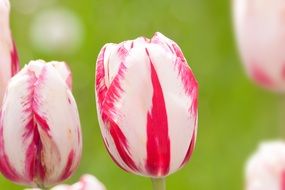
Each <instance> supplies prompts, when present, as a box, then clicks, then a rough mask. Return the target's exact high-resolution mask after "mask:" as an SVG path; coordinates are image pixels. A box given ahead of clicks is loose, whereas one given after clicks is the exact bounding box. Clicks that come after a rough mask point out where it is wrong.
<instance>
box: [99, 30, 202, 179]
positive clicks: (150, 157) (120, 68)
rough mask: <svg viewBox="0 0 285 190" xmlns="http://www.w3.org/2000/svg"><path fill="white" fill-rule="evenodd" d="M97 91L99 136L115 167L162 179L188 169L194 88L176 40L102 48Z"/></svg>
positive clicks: (156, 38) (194, 115) (160, 38)
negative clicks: (183, 168) (184, 168)
mask: <svg viewBox="0 0 285 190" xmlns="http://www.w3.org/2000/svg"><path fill="white" fill-rule="evenodd" d="M95 86H96V101H97V113H98V118H99V124H100V128H101V132H102V136H103V139H104V143H105V145H106V148H107V150H108V152H109V153H110V155H111V157H112V158H113V160H114V161H115V162H116V163H117V165H119V166H120V167H121V168H122V169H124V170H126V171H128V172H132V173H134V174H138V175H143V176H147V177H151V178H153V179H161V178H162V179H163V178H164V177H166V176H168V175H170V174H171V173H174V172H175V171H177V170H178V169H180V168H181V167H182V166H184V165H185V164H186V162H187V161H188V160H189V158H190V157H191V154H192V151H193V149H194V146H195V139H196V132H197V94H198V84H197V81H196V79H195V77H194V75H193V73H192V71H191V69H190V67H189V66H188V64H187V61H186V59H185V58H184V56H183V53H182V51H181V50H180V48H179V46H178V45H177V44H176V43H175V42H174V41H172V40H170V39H168V38H167V37H165V36H164V35H162V34H161V33H156V34H155V35H154V37H153V38H152V39H146V38H143V37H140V38H137V39H135V40H132V41H125V42H122V43H120V44H106V45H105V46H104V47H103V48H102V50H101V52H100V54H99V57H98V59H97V68H96V85H95Z"/></svg>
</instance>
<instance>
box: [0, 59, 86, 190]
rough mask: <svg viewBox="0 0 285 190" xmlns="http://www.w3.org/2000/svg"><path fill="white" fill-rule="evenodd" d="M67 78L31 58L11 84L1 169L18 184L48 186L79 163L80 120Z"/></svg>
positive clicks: (1, 135)
mask: <svg viewBox="0 0 285 190" xmlns="http://www.w3.org/2000/svg"><path fill="white" fill-rule="evenodd" d="M63 76H65V75H62V74H61V73H60V71H58V70H57V69H56V67H55V66H54V64H52V63H45V62H44V61H31V62H30V63H29V64H28V65H26V66H25V67H24V68H23V69H22V70H21V71H20V72H19V73H17V74H16V75H15V76H14V77H13V78H12V79H11V80H10V82H9V85H8V87H7V90H6V94H5V97H4V100H3V107H2V112H1V117H0V171H1V173H2V174H3V175H4V176H5V177H6V178H8V179H10V180H11V181H13V182H15V183H18V184H25V185H30V186H39V187H47V186H50V185H53V184H57V183H59V182H61V181H63V180H64V179H66V178H68V177H69V176H70V175H71V174H72V173H73V171H74V170H75V169H76V168H77V166H78V164H79V161H80V157H81V151H82V138H81V128H80V120H79V115H78V110H77V106H76V102H75V100H74V98H73V95H72V92H71V90H70V88H69V86H68V84H67V83H66V78H65V77H63ZM67 78H68V77H67Z"/></svg>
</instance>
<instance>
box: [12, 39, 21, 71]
mask: <svg viewBox="0 0 285 190" xmlns="http://www.w3.org/2000/svg"><path fill="white" fill-rule="evenodd" d="M18 71H19V57H18V53H17V49H16V45H15V43H14V42H13V49H12V51H11V76H14V75H15V74H16V73H17V72H18Z"/></svg>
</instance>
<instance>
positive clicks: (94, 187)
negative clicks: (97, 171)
mask: <svg viewBox="0 0 285 190" xmlns="http://www.w3.org/2000/svg"><path fill="white" fill-rule="evenodd" d="M26 190H41V189H38V188H36V189H26ZM51 190H106V188H105V186H104V185H103V184H102V183H101V182H100V181H99V180H98V179H97V178H96V177H94V176H92V175H88V174H85V175H84V176H82V177H81V179H80V181H79V182H77V183H75V184H73V185H58V186H55V187H53V188H51Z"/></svg>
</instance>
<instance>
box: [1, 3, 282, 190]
mask: <svg viewBox="0 0 285 190" xmlns="http://www.w3.org/2000/svg"><path fill="white" fill-rule="evenodd" d="M43 2H45V3H43ZM11 3H12V10H11V11H12V12H11V28H12V32H13V36H14V39H15V41H16V44H17V48H18V51H19V56H20V61H21V65H22V66H23V65H24V64H26V63H28V61H29V60H32V59H39V58H41V59H45V60H47V61H49V60H64V61H67V62H68V63H69V64H70V67H71V70H72V72H73V84H74V89H73V92H74V96H75V98H76V100H77V104H78V107H79V111H80V117H81V124H82V130H83V137H84V150H83V157H82V161H81V164H80V167H79V168H78V170H77V171H76V173H75V174H74V176H73V177H72V178H71V179H70V180H68V181H66V183H73V182H75V181H77V180H78V178H79V177H80V176H81V175H82V174H84V173H90V174H93V175H95V176H97V177H98V178H99V179H100V180H101V181H102V182H103V183H104V184H105V185H106V187H107V189H109V190H128V189H129V190H131V189H138V190H143V189H144V190H146V189H151V183H150V181H149V180H148V179H147V178H143V177H139V176H135V175H132V174H128V173H125V172H124V171H122V170H121V169H119V168H118V167H117V166H116V165H115V164H114V163H113V162H112V160H111V159H110V157H109V155H108V154H107V151H106V150H105V148H104V146H103V143H102V139H101V135H100V130H99V127H98V122H97V115H96V110H95V100H94V70H95V62H96V58H97V55H98V53H99V50H100V48H101V47H102V46H103V45H104V44H105V43H107V42H120V41H123V40H126V39H132V38H136V37H137V36H141V35H144V36H146V37H151V36H152V35H153V33H154V32H156V31H160V32H162V33H164V34H165V35H166V36H168V37H170V38H172V39H173V40H175V41H176V42H177V43H178V44H179V45H180V46H181V48H182V50H183V52H184V54H185V56H186V58H187V60H188V62H189V64H190V66H191V67H192V69H193V71H194V73H195V75H196V77H197V79H198V81H199V84H200V97H199V131H198V139H197V146H196V150H195V152H194V154H193V156H192V159H191V161H190V162H189V164H188V165H187V166H186V167H184V168H183V169H182V170H180V171H178V172H177V173H175V174H173V175H171V176H170V177H168V179H167V186H168V189H169V190H170V189H179V190H191V189H193V190H223V189H225V190H227V189H230V190H240V189H243V186H244V175H243V172H244V171H243V170H244V163H245V162H246V160H247V158H248V156H249V155H250V154H251V153H252V152H253V151H254V150H255V148H256V146H257V144H258V143H259V142H260V141H262V140H266V139H273V138H278V137H279V136H280V135H279V131H280V128H281V127H280V125H281V123H282V121H281V120H282V115H281V114H278V113H279V109H280V108H281V106H280V105H279V103H280V101H282V100H281V99H282V98H281V97H278V95H275V94H273V93H270V92H266V91H264V90H262V89H260V88H258V87H256V86H255V85H253V84H252V83H251V82H250V81H249V80H248V78H247V77H246V75H245V73H244V70H243V68H242V65H241V64H240V61H239V57H238V53H237V50H236V47H235V42H234V35H233V32H232V24H231V12H230V11H231V5H230V1H226V0H224V1H212V0H175V1H173V0H152V1H146V0H116V1H111V0H82V1H70V0H60V1H59V0H45V1H43V0H21V1H19V0H11ZM59 8H60V9H67V10H69V11H71V12H72V13H73V14H74V15H75V16H76V17H78V18H77V19H79V20H78V21H79V22H80V25H79V26H81V27H82V30H81V31H82V32H81V33H80V39H81V43H79V42H78V43H77V44H76V48H74V49H73V50H70V51H65V50H64V48H61V49H60V48H59V49H58V50H57V49H56V50H54V51H50V52H48V51H46V50H44V49H41V48H40V47H38V46H37V45H35V43H34V42H33V37H32V36H33V35H31V30H32V28H33V27H32V25H33V23H34V20H35V19H36V18H38V17H39V15H40V14H41V13H43V12H44V11H45V10H53V9H59ZM42 24H43V25H45V23H44V22H43V23H42ZM67 33H69V32H67ZM44 35H46V37H47V39H48V37H49V34H48V33H46V34H44ZM71 40H72V39H71ZM79 41H80V40H79ZM63 47H64V45H63ZM67 49H68V47H67ZM22 188H23V187H20V186H16V185H13V184H12V183H10V182H9V181H7V180H5V179H4V178H3V177H2V176H1V177H0V189H1V190H14V189H15V190H16V189H22Z"/></svg>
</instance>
